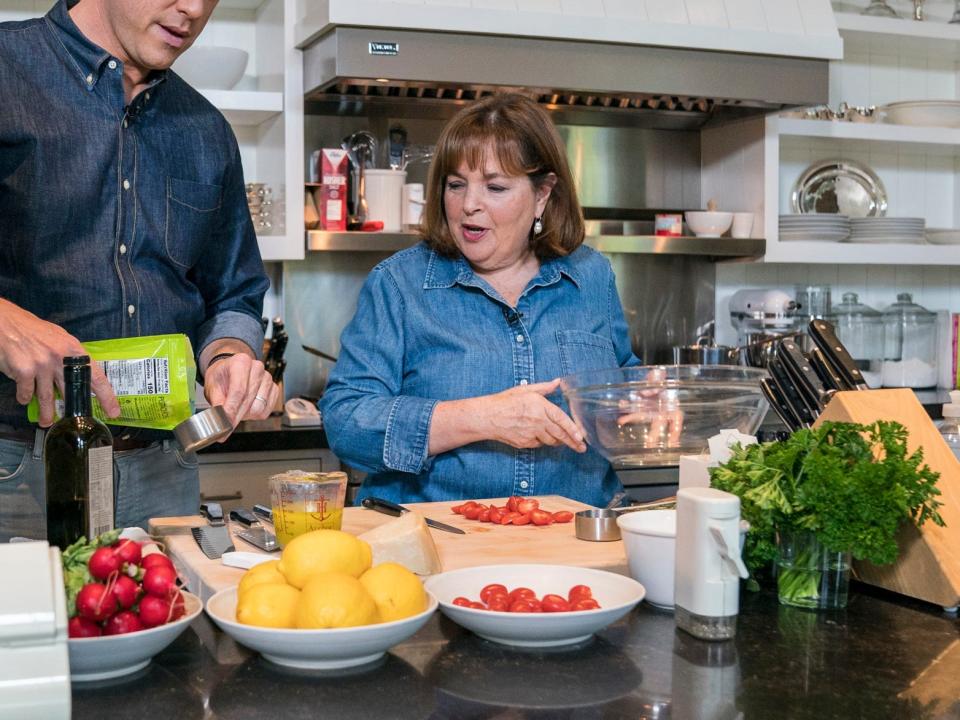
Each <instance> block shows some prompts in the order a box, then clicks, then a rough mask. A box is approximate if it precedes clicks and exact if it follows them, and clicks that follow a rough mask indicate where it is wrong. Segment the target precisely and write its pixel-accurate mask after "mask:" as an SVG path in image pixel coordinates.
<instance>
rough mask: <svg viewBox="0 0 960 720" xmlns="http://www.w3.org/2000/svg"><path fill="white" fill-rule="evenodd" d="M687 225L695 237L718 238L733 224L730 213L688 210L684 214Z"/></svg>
mask: <svg viewBox="0 0 960 720" xmlns="http://www.w3.org/2000/svg"><path fill="white" fill-rule="evenodd" d="M684 216H685V217H686V218H687V225H689V226H690V229H691V230H692V231H693V234H694V235H696V236H697V237H720V236H721V235H723V234H724V233H725V232H726V231H727V230H729V229H730V225H731V224H733V213H732V212H719V211H710V210H690V211H688V212H685V213H684Z"/></svg>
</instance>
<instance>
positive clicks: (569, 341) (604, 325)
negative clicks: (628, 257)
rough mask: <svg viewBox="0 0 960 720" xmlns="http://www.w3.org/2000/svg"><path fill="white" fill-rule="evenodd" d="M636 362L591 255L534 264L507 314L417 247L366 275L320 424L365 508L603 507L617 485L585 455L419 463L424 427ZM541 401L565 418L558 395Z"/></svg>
mask: <svg viewBox="0 0 960 720" xmlns="http://www.w3.org/2000/svg"><path fill="white" fill-rule="evenodd" d="M637 362H638V361H637V359H636V357H634V355H633V354H632V352H631V350H630V341H629V335H628V331H627V324H626V320H625V319H624V316H623V309H622V307H621V305H620V299H619V297H618V296H617V289H616V283H615V280H614V275H613V271H612V270H611V268H610V263H609V262H608V261H607V260H606V258H604V257H603V256H602V255H600V254H599V253H597V252H595V251H594V250H591V249H590V248H587V247H580V248H579V249H578V250H576V251H575V252H573V253H572V254H571V255H570V256H568V257H565V258H558V259H554V260H548V261H544V262H543V263H542V265H541V267H540V272H539V274H538V275H537V276H536V277H534V278H533V279H532V280H531V281H530V283H529V284H528V286H527V288H526V289H525V290H524V292H523V294H522V295H521V296H520V299H519V301H518V302H517V305H516V307H515V308H511V307H509V305H508V304H507V303H506V302H505V301H504V300H503V298H502V297H501V296H500V295H499V294H498V293H497V292H496V291H495V290H493V288H492V287H491V286H490V285H489V284H488V283H486V282H485V281H484V280H483V279H482V278H480V277H478V276H477V275H476V274H475V273H474V272H473V271H472V270H471V268H470V265H469V264H468V263H467V262H466V261H465V260H463V259H462V258H460V259H450V258H445V257H443V256H440V255H438V254H436V253H435V252H433V251H431V250H430V249H428V248H427V247H426V245H424V244H422V243H421V244H419V245H417V246H415V247H413V248H410V249H408V250H404V251H402V252H399V253H397V254H396V255H393V256H392V257H390V258H388V259H387V260H385V261H383V262H382V263H380V264H379V265H378V266H377V267H376V268H374V269H373V271H372V272H371V273H370V275H369V277H368V278H367V281H366V283H365V284H364V286H363V290H362V291H361V293H360V299H359V303H358V307H357V312H356V315H355V316H354V318H353V320H352V321H351V322H350V324H349V325H348V326H347V328H346V329H345V330H344V332H343V335H342V337H341V348H340V354H339V361H338V362H337V366H336V368H335V369H334V371H333V372H332V373H331V375H330V381H329V383H328V384H327V388H326V390H325V392H324V395H323V399H322V400H321V408H322V411H323V424H324V427H325V428H326V432H327V438H328V440H329V441H330V446H331V448H332V449H333V451H334V452H335V453H336V455H337V456H338V457H339V458H341V459H342V460H343V461H345V462H346V463H348V464H350V465H352V466H353V467H357V468H359V469H361V470H365V471H366V472H368V473H370V474H369V475H368V477H367V479H366V481H365V482H364V485H363V488H362V490H361V493H360V497H361V498H362V497H365V496H369V495H374V496H378V497H384V498H387V499H389V500H393V501H396V502H427V501H436V500H447V499H456V498H488V497H504V496H509V495H549V494H559V495H565V496H567V497H571V498H575V499H577V500H581V501H583V502H586V503H590V504H592V505H599V504H601V503H605V502H606V501H608V500H609V499H610V497H611V496H612V495H613V493H614V492H616V491H617V490H619V489H620V488H621V485H620V482H619V480H618V479H617V477H616V474H615V473H614V472H613V470H612V469H611V467H610V464H609V463H608V462H607V461H606V460H604V459H603V458H602V457H601V456H600V455H599V454H598V453H597V452H596V451H595V450H593V449H592V448H589V447H588V450H587V452H586V453H584V454H579V453H576V452H574V451H573V450H571V449H569V448H567V447H566V446H559V447H540V448H536V449H517V448H513V447H509V446H507V445H504V444H501V443H497V442H492V441H487V442H480V443H474V444H471V445H466V446H463V447H460V448H456V449H454V450H451V451H449V452H445V453H442V454H440V455H437V456H428V455H427V440H428V433H429V429H430V421H431V418H432V415H433V410H434V408H435V407H436V404H437V403H438V402H439V401H441V400H455V399H461V398H467V397H476V396H480V395H489V394H493V393H498V392H501V391H503V390H506V389H508V388H511V387H515V386H517V385H524V384H527V383H538V382H546V381H549V380H552V379H554V378H556V377H559V376H562V375H567V374H571V373H575V372H582V371H584V370H594V369H602V368H611V367H616V366H624V365H631V364H637ZM550 399H551V400H552V401H554V402H557V403H558V404H559V405H560V406H561V407H562V408H563V409H564V410H565V411H567V412H569V409H568V408H567V406H566V403H565V402H564V401H563V398H562V396H561V395H560V393H559V392H558V393H557V394H556V395H555V396H552V397H551V398H550Z"/></svg>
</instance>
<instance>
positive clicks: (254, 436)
mask: <svg viewBox="0 0 960 720" xmlns="http://www.w3.org/2000/svg"><path fill="white" fill-rule="evenodd" d="M327 447H329V446H328V445H327V434H326V433H325V432H324V431H323V428H321V427H288V426H287V425H284V424H283V423H282V422H281V417H280V416H279V415H273V416H271V417H269V418H267V419H266V420H244V421H243V422H242V423H240V425H239V426H238V427H237V429H236V430H234V431H233V433H232V434H231V435H230V437H228V438H227V440H226V442H223V443H214V444H213V445H211V446H210V447H207V448H204V449H203V450H201V451H200V453H201V454H213V453H231V452H258V451H264V450H313V449H317V448H327Z"/></svg>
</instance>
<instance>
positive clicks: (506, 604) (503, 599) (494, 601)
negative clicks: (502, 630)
mask: <svg viewBox="0 0 960 720" xmlns="http://www.w3.org/2000/svg"><path fill="white" fill-rule="evenodd" d="M487 610H493V611H494V612H509V611H510V599H509V598H508V597H507V596H506V595H491V596H490V600H488V601H487Z"/></svg>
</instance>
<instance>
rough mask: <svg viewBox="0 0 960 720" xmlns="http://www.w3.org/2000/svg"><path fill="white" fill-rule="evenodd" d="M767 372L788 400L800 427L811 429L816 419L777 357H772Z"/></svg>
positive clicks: (782, 395)
mask: <svg viewBox="0 0 960 720" xmlns="http://www.w3.org/2000/svg"><path fill="white" fill-rule="evenodd" d="M767 372H769V373H770V379H771V381H772V382H773V384H774V385H775V386H776V388H777V389H778V390H779V391H780V396H781V397H783V398H785V399H786V401H787V404H788V405H789V406H790V409H791V410H792V411H793V414H794V415H795V416H796V417H797V418H798V419H799V420H800V427H810V426H811V425H812V424H813V421H814V420H816V417H815V416H814V414H813V413H812V412H811V411H810V408H808V407H807V403H806V401H805V400H804V399H803V398H802V397H801V395H800V391H799V390H797V387H796V383H794V381H793V378H791V377H790V374H789V373H788V372H787V371H786V370H785V369H784V368H783V366H782V365H781V364H780V361H779V360H778V359H777V358H776V356H774V357H772V358H771V359H770V361H769V362H768V363H767Z"/></svg>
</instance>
